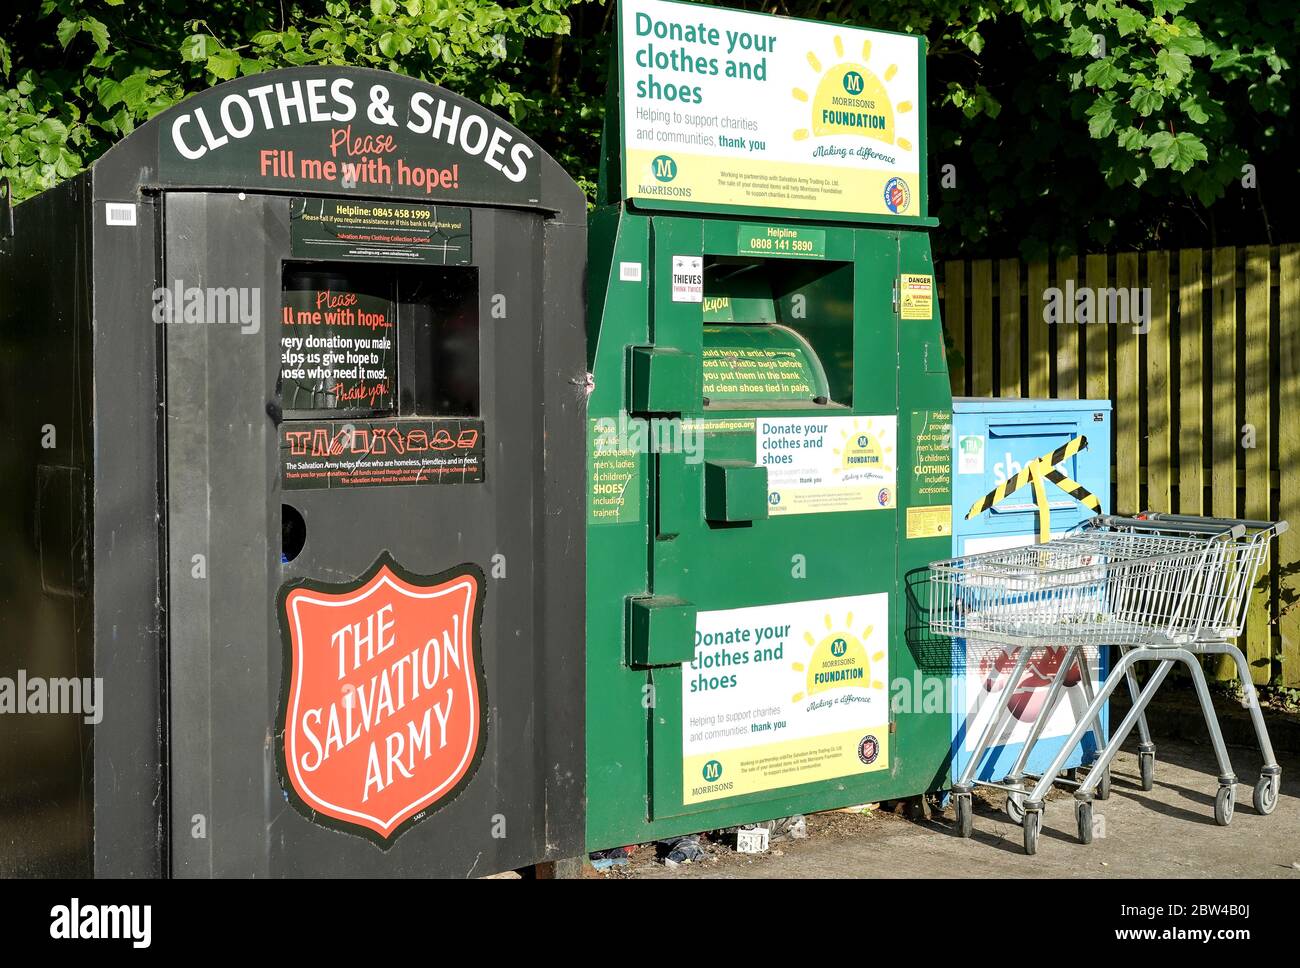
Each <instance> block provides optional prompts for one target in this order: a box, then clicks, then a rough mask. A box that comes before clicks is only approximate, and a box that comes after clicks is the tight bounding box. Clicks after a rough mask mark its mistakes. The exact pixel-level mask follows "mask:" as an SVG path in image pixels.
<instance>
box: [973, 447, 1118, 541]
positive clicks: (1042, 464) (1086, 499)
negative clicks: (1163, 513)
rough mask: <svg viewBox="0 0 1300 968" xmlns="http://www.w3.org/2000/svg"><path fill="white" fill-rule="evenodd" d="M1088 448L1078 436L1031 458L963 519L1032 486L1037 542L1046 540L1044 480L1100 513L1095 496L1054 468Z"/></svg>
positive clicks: (1049, 528) (1046, 513) (1048, 530)
mask: <svg viewBox="0 0 1300 968" xmlns="http://www.w3.org/2000/svg"><path fill="white" fill-rule="evenodd" d="M1087 446H1088V438H1087V437H1084V436H1078V437H1075V438H1074V439H1073V440H1071V441H1068V442H1066V443H1064V444H1062V445H1061V446H1060V447H1058V448H1056V450H1054V451H1052V452H1051V453H1050V454H1044V455H1043V456H1042V457H1036V458H1034V459H1033V460H1031V461H1030V462H1029V463H1028V464H1026V465H1025V467H1024V469H1023V470H1021V471H1020V473H1018V474H1016V475H1015V476H1014V477H1010V478H1007V480H1005V481H1003V482H1002V483H1001V484H999V485H998V486H997V487H995V488H993V490H991V491H989V492H988V493H987V494H985V495H984V496H983V497H982V498H980V499H979V500H978V501H976V502H975V503H974V504H972V505H971V509H970V511H968V512H967V513H966V520H968V521H969V520H970V519H971V518H973V517H975V516H976V515H980V514H983V513H984V512H985V511H987V510H988V509H989V508H991V507H993V506H994V505H995V504H999V503H1001V502H1002V501H1004V500H1005V499H1006V498H1008V497H1010V496H1011V495H1012V494H1014V493H1015V492H1016V491H1018V490H1020V489H1021V488H1022V487H1024V486H1025V485H1026V484H1029V483H1032V484H1033V486H1034V503H1035V504H1036V505H1037V506H1038V536H1039V540H1041V541H1046V540H1047V539H1048V538H1049V537H1050V536H1051V527H1050V519H1049V514H1050V511H1049V508H1048V504H1047V489H1046V487H1044V485H1043V482H1044V481H1051V482H1052V483H1053V484H1055V485H1056V486H1057V487H1059V488H1060V489H1061V490H1062V491H1064V492H1065V493H1066V494H1068V495H1070V497H1072V498H1074V499H1075V500H1076V501H1078V502H1079V503H1080V504H1082V505H1083V506H1084V507H1086V508H1087V509H1088V510H1090V511H1095V512H1097V513H1098V514H1100V513H1101V501H1100V500H1099V499H1098V498H1097V495H1095V494H1093V493H1092V492H1091V491H1089V490H1088V489H1087V488H1086V487H1084V486H1083V485H1082V484H1080V483H1079V482H1078V481H1075V480H1072V479H1071V478H1069V477H1067V476H1066V475H1065V474H1063V473H1062V472H1061V471H1059V470H1057V469H1056V465H1057V464H1059V463H1061V462H1062V461H1066V460H1069V459H1070V458H1071V457H1073V456H1074V455H1075V454H1077V453H1078V452H1079V451H1081V450H1083V449H1084V448H1086V447H1087Z"/></svg>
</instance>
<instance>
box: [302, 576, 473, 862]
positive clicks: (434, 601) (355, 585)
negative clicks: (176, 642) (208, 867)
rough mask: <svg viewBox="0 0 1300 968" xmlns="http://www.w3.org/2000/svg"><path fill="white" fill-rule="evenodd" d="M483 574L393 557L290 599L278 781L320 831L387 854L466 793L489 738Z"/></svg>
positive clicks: (312, 585) (305, 584) (308, 586)
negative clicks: (426, 567)
mask: <svg viewBox="0 0 1300 968" xmlns="http://www.w3.org/2000/svg"><path fill="white" fill-rule="evenodd" d="M483 594H484V586H483V572H482V570H480V569H479V568H478V567H476V566H475V565H471V564H464V565H459V566H457V567H455V568H452V569H450V570H448V571H445V572H442V573H441V574H438V575H433V576H423V575H415V574H412V573H410V572H407V571H406V570H405V569H403V568H402V567H401V566H400V565H399V564H398V563H397V562H396V561H394V560H393V558H392V557H391V556H389V555H388V554H387V553H384V554H383V555H381V556H380V557H379V560H378V561H376V562H375V563H374V565H372V566H371V567H370V569H369V570H368V572H367V573H366V574H365V575H363V576H362V577H361V578H359V579H358V580H357V581H355V582H350V583H345V584H331V583H326V582H318V581H311V580H305V581H300V582H293V583H290V584H288V585H286V586H285V587H284V588H283V589H281V591H280V596H279V616H280V630H281V637H282V640H283V643H284V672H283V677H282V679H283V686H282V689H281V701H280V718H279V722H278V724H277V728H278V732H277V734H276V747H277V753H278V754H279V756H278V758H279V766H280V782H281V785H282V786H283V787H284V790H285V792H286V793H287V795H288V797H289V799H290V800H291V801H293V803H294V805H295V806H297V807H298V809H299V810H300V811H301V812H302V813H303V814H304V815H305V816H306V817H307V819H309V820H311V821H312V822H313V823H318V824H322V825H324V826H328V827H333V828H335V829H338V830H343V831H346V832H347V833H352V834H357V835H360V836H363V837H366V838H368V839H369V840H371V841H372V842H373V843H375V844H377V845H378V846H380V847H381V848H383V849H385V850H386V849H388V848H389V847H390V846H392V844H393V842H394V841H395V840H396V839H397V837H398V836H399V835H400V834H402V833H404V832H405V831H406V830H408V829H409V828H410V827H411V826H412V825H413V824H415V823H417V822H419V821H420V820H422V819H424V818H425V817H426V816H428V815H429V814H430V813H432V812H433V811H435V810H437V809H438V808H439V807H441V806H443V805H444V804H446V803H447V802H448V801H450V800H451V799H452V798H453V797H455V796H456V794H458V793H459V792H460V791H461V790H462V789H463V788H464V787H465V785H466V784H467V783H468V782H469V780H470V779H471V777H472V776H473V775H474V771H475V770H476V769H477V767H478V764H479V760H480V759H481V758H482V755H483V747H484V744H485V742H486V737H487V713H486V707H487V694H486V689H485V685H484V680H483V660H482V652H481V643H480V634H479V633H480V626H481V623H482V618H483Z"/></svg>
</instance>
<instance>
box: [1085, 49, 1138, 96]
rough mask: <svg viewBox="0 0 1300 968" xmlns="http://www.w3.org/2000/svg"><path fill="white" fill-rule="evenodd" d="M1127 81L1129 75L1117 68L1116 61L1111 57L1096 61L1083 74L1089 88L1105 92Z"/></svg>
mask: <svg viewBox="0 0 1300 968" xmlns="http://www.w3.org/2000/svg"><path fill="white" fill-rule="evenodd" d="M1127 79H1128V75H1127V74H1125V73H1124V72H1123V71H1121V70H1120V69H1119V68H1118V67H1116V66H1115V61H1114V60H1113V59H1112V58H1110V57H1103V58H1102V59H1101V60H1099V61H1095V62H1094V63H1092V64H1090V65H1089V66H1088V69H1087V70H1086V71H1084V72H1083V80H1084V83H1085V84H1087V85H1088V86H1089V87H1099V88H1101V89H1102V90H1103V91H1109V90H1110V89H1111V88H1112V87H1114V86H1115V85H1116V84H1117V83H1119V82H1120V81H1123V80H1127Z"/></svg>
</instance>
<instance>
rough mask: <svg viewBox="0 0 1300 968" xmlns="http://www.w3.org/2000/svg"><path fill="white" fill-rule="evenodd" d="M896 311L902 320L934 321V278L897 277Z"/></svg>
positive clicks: (908, 275) (903, 275) (905, 274)
mask: <svg viewBox="0 0 1300 968" xmlns="http://www.w3.org/2000/svg"><path fill="white" fill-rule="evenodd" d="M898 310H899V316H901V317H902V318H903V319H934V276H920V275H911V274H909V273H903V274H902V275H901V276H899V277H898Z"/></svg>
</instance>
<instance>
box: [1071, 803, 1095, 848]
mask: <svg viewBox="0 0 1300 968" xmlns="http://www.w3.org/2000/svg"><path fill="white" fill-rule="evenodd" d="M1074 816H1075V819H1076V820H1078V821H1079V843H1081V844H1090V843H1092V803H1091V801H1088V800H1079V801H1077V802H1076V803H1075V804H1074Z"/></svg>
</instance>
